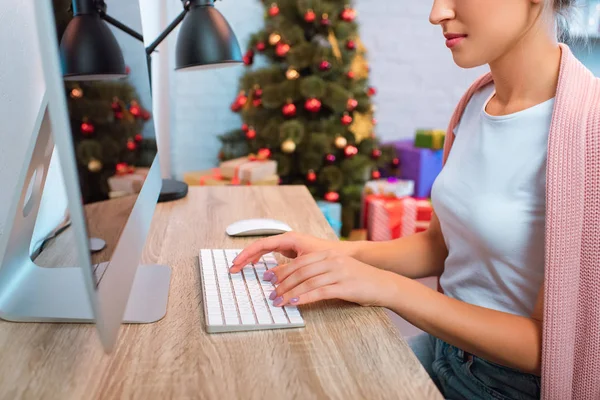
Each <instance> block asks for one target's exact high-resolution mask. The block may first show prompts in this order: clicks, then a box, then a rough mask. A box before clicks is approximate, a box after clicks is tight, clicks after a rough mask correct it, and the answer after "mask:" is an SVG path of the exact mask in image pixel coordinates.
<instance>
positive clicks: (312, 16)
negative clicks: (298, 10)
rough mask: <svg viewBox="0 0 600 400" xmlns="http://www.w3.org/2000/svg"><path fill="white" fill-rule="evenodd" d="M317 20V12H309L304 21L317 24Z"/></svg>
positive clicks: (306, 13) (305, 14)
mask: <svg viewBox="0 0 600 400" xmlns="http://www.w3.org/2000/svg"><path fill="white" fill-rule="evenodd" d="M316 18H317V14H315V12H314V11H313V10H308V11H307V12H305V13H304V20H305V21H306V22H308V23H309V24H311V23H313V22H315V19H316Z"/></svg>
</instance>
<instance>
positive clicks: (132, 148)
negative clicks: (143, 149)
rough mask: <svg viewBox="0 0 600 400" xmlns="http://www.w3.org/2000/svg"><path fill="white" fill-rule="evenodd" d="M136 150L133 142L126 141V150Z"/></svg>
mask: <svg viewBox="0 0 600 400" xmlns="http://www.w3.org/2000/svg"><path fill="white" fill-rule="evenodd" d="M136 148H137V145H136V144H135V142H134V141H133V140H128V141H127V150H129V151H134V150H135V149H136Z"/></svg>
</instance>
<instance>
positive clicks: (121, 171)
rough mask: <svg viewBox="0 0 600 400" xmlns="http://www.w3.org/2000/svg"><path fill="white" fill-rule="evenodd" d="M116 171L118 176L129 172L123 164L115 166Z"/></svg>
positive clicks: (127, 166) (125, 164)
mask: <svg viewBox="0 0 600 400" xmlns="http://www.w3.org/2000/svg"><path fill="white" fill-rule="evenodd" d="M116 171H117V174H118V175H124V174H126V173H127V172H129V165H127V163H124V162H121V163H118V164H117V166H116Z"/></svg>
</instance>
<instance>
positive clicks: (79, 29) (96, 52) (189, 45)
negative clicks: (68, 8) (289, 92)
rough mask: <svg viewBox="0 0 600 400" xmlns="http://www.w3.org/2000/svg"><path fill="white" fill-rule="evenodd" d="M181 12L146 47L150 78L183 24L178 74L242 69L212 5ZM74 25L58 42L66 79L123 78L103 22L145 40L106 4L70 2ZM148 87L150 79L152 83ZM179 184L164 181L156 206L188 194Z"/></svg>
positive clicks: (187, 1) (186, 5)
mask: <svg viewBox="0 0 600 400" xmlns="http://www.w3.org/2000/svg"><path fill="white" fill-rule="evenodd" d="M182 2H183V11H182V12H181V14H179V16H177V18H175V20H174V21H173V22H171V24H170V25H169V26H167V28H166V29H165V31H164V32H163V33H161V34H160V35H159V36H158V38H156V40H155V41H154V42H152V43H151V44H150V45H149V46H148V47H147V48H146V57H147V61H148V74H149V75H150V73H151V68H150V63H151V54H152V53H153V52H154V50H156V48H157V47H158V45H159V44H160V43H161V42H162V41H163V40H164V39H165V38H166V37H167V36H168V35H169V33H171V32H172V31H173V29H175V27H177V25H179V24H180V23H181V22H182V21H183V24H182V25H181V28H180V32H179V35H178V37H177V46H176V50H175V54H176V56H175V69H176V70H195V69H209V68H219V67H224V66H228V65H239V64H242V62H243V61H242V52H241V50H240V46H239V43H238V41H237V38H236V37H235V34H234V33H233V31H232V30H231V27H230V26H229V24H228V23H227V21H226V20H225V18H224V17H223V15H222V14H221V13H220V12H219V11H218V10H217V9H216V8H215V7H214V0H182ZM72 6H73V20H71V22H69V25H68V26H67V28H66V30H65V32H64V34H63V37H62V40H61V42H60V53H61V54H60V59H61V64H62V69H63V76H64V79H65V80H77V81H84V80H108V79H118V78H123V77H125V76H126V75H127V73H126V72H125V61H124V59H123V53H122V51H121V48H120V47H119V44H118V43H117V40H116V39H115V37H114V35H113V34H112V32H111V31H110V29H109V28H108V26H107V25H106V23H105V22H104V21H106V22H108V23H109V24H111V25H113V26H115V27H116V28H118V29H120V30H122V31H123V32H125V33H127V34H129V35H130V36H133V37H134V38H136V39H138V40H140V41H142V42H143V41H144V37H143V36H142V35H141V34H140V33H138V32H136V31H134V30H133V29H130V28H129V27H127V26H126V25H124V24H122V23H121V22H119V21H117V20H116V19H114V18H112V17H110V16H109V15H107V14H106V3H105V2H104V0H72ZM150 85H151V86H152V79H150ZM187 191H188V186H187V184H185V183H183V182H179V181H176V180H172V179H164V180H163V187H162V190H161V194H160V196H159V201H170V200H176V199H180V198H183V197H185V196H186V195H187Z"/></svg>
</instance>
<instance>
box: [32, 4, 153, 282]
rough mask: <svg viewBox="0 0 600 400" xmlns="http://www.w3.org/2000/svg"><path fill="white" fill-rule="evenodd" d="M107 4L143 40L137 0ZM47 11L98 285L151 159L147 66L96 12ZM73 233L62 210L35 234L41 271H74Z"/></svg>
mask: <svg viewBox="0 0 600 400" xmlns="http://www.w3.org/2000/svg"><path fill="white" fill-rule="evenodd" d="M75 3H79V4H81V3H85V1H84V2H82V1H78V2H75ZM89 3H90V4H93V2H92V1H90V2H89ZM105 4H106V12H107V14H109V15H110V16H111V17H112V18H115V19H116V20H118V21H120V22H121V23H123V24H124V25H126V26H127V27H129V28H131V29H132V30H134V31H136V32H138V33H140V34H142V23H141V14H140V7H139V3H138V0H127V1H122V0H105ZM53 10H54V19H55V23H56V31H57V32H56V35H57V38H58V42H59V43H60V52H61V54H60V61H61V67H62V70H63V75H64V77H65V80H64V90H65V94H66V99H67V108H68V112H69V120H70V125H71V137H72V143H73V153H74V155H75V159H76V164H77V173H78V177H79V189H80V193H81V200H82V202H83V207H84V214H85V222H86V226H87V232H88V236H89V239H90V250H91V261H92V267H93V268H94V279H95V283H96V286H97V285H99V283H100V282H101V280H102V277H103V275H104V273H105V272H106V270H107V268H110V261H111V259H112V256H113V252H114V251H115V248H116V246H117V244H118V243H119V240H120V238H121V234H122V232H123V230H124V227H125V225H126V223H127V221H128V219H129V216H130V214H131V212H132V210H133V207H134V205H135V204H136V201H137V198H138V195H139V194H140V191H141V190H142V187H143V185H144V182H145V179H146V176H147V174H148V172H149V169H150V167H151V165H152V163H153V162H154V159H155V157H156V154H157V146H156V138H155V131H154V123H153V120H152V111H151V109H152V97H151V87H150V78H149V73H148V60H147V57H146V51H145V47H144V43H143V42H142V41H140V40H139V38H135V37H133V36H131V35H129V34H127V33H125V32H123V31H122V30H120V29H117V28H115V27H114V26H112V25H110V24H108V23H107V22H105V21H104V20H102V19H101V18H100V17H99V14H98V13H95V12H92V13H89V14H85V15H81V14H77V13H75V15H74V12H73V7H72V6H71V0H53ZM53 179H54V181H53ZM61 179H62V177H61V175H60V174H55V175H54V178H53V175H52V174H51V173H50V174H49V177H48V181H47V183H46V187H61V185H64V183H63V182H60V180H61ZM45 192H46V190H45ZM44 195H46V193H44ZM45 197H46V196H45ZM53 203H54V200H53V199H52V198H43V199H42V205H41V210H42V211H43V210H44V209H50V210H51V209H52V208H53V206H54V205H53ZM65 210H66V208H65ZM55 211H56V210H55ZM38 223H39V221H38ZM36 229H37V224H36ZM72 234H73V232H71V229H70V221H69V215H68V212H65V215H64V218H62V219H61V220H60V222H59V224H58V225H56V226H55V227H53V228H52V229H51V230H50V232H49V233H48V232H44V234H43V235H41V237H40V235H36V236H34V241H35V242H34V243H32V259H33V260H34V262H35V263H36V264H37V265H39V266H42V267H67V266H73V264H74V260H75V259H76V255H75V253H76V252H75V251H74V249H73V246H72V245H71V243H72V242H71V240H72V238H73V236H72Z"/></svg>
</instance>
